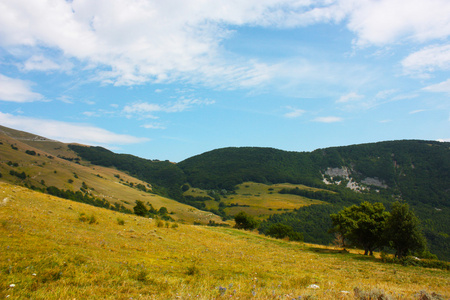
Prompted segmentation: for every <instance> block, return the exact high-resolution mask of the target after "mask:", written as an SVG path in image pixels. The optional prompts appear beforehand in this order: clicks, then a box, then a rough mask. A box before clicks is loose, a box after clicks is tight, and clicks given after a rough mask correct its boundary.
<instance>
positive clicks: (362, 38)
mask: <svg viewBox="0 0 450 300" xmlns="http://www.w3.org/2000/svg"><path fill="white" fill-rule="evenodd" d="M339 6H340V7H343V8H344V10H346V11H347V12H348V14H349V22H348V25H347V26H348V28H349V29H350V30H351V31H353V32H355V33H356V34H357V39H356V40H355V43H356V44H357V45H359V46H365V45H377V46H381V45H386V44H390V43H397V42H398V41H399V40H400V41H401V40H412V41H416V42H425V41H430V40H433V39H442V38H446V37H448V36H449V35H450V18H449V17H448V16H450V2H449V1H447V0H411V1H408V3H405V1H404V0H379V1H372V0H342V1H339Z"/></svg>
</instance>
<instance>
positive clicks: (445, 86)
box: [423, 78, 450, 93]
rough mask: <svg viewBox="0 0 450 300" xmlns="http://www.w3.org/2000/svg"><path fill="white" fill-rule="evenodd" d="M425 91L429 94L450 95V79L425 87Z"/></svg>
mask: <svg viewBox="0 0 450 300" xmlns="http://www.w3.org/2000/svg"><path fill="white" fill-rule="evenodd" d="M423 90H425V91H429V92H442V93H450V78H449V79H447V80H446V81H443V82H440V83H437V84H433V85H429V86H427V87H424V88H423Z"/></svg>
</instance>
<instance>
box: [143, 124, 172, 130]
mask: <svg viewBox="0 0 450 300" xmlns="http://www.w3.org/2000/svg"><path fill="white" fill-rule="evenodd" d="M141 127H143V128H146V129H166V127H165V126H164V125H162V124H158V123H153V124H145V125H142V126H141Z"/></svg>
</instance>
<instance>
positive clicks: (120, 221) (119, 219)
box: [117, 218, 125, 225]
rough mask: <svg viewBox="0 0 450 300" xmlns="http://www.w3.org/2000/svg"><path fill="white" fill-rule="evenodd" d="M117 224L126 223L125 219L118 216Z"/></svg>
mask: <svg viewBox="0 0 450 300" xmlns="http://www.w3.org/2000/svg"><path fill="white" fill-rule="evenodd" d="M117 224H119V225H125V220H124V219H121V218H117Z"/></svg>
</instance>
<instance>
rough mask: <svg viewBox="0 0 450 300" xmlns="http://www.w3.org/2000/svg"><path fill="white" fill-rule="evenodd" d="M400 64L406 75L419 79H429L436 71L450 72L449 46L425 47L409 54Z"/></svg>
mask: <svg viewBox="0 0 450 300" xmlns="http://www.w3.org/2000/svg"><path fill="white" fill-rule="evenodd" d="M449 23H450V22H449ZM449 26H450V25H449ZM449 35H450V33H449ZM401 64H402V66H403V69H404V71H405V73H406V74H409V75H414V76H419V77H429V75H430V73H432V72H435V71H438V70H443V71H446V70H450V44H447V45H433V46H429V47H426V48H424V49H422V50H419V51H417V52H414V53H412V54H410V55H409V56H408V57H406V58H405V59H403V60H402V62H401Z"/></svg>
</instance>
